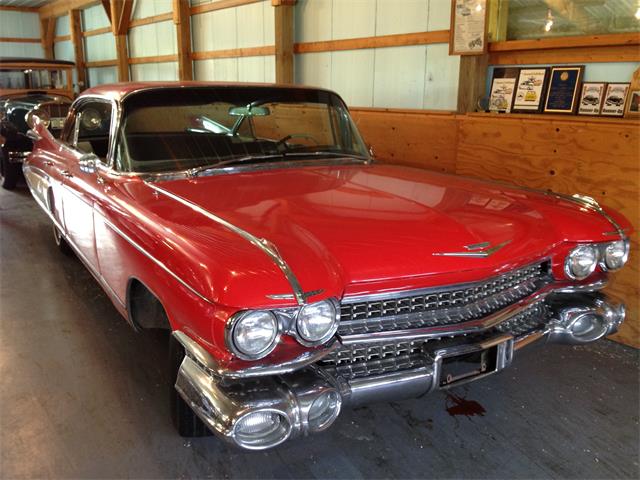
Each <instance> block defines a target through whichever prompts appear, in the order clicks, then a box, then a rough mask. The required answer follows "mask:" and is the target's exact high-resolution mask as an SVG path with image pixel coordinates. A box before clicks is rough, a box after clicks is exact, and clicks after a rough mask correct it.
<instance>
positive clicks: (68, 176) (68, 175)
mask: <svg viewBox="0 0 640 480" xmlns="http://www.w3.org/2000/svg"><path fill="white" fill-rule="evenodd" d="M60 175H62V176H63V177H67V178H71V177H73V175H72V174H71V172H70V171H69V170H62V171H61V172H60Z"/></svg>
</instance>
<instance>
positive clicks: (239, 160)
mask: <svg viewBox="0 0 640 480" xmlns="http://www.w3.org/2000/svg"><path fill="white" fill-rule="evenodd" d="M327 155H331V156H334V157H342V158H353V159H356V160H362V161H363V162H369V161H370V160H371V159H370V158H368V157H365V156H364V155H356V154H353V153H344V152H334V151H322V150H319V151H314V152H281V153H274V154H269V155H247V156H245V157H236V158H228V159H226V160H222V161H220V162H218V163H215V164H213V165H203V166H201V167H195V168H192V169H190V170H189V175H190V176H194V177H197V176H198V175H200V174H202V173H203V172H208V171H210V170H215V169H217V168H221V167H225V166H229V165H236V164H240V163H251V162H255V161H263V160H271V159H274V158H281V159H283V160H285V159H287V158H291V157H322V156H327Z"/></svg>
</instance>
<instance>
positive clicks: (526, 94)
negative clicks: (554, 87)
mask: <svg viewBox="0 0 640 480" xmlns="http://www.w3.org/2000/svg"><path fill="white" fill-rule="evenodd" d="M548 76H549V69H548V68H521V69H520V72H519V74H518V81H517V82H516V93H515V98H514V100H513V107H512V109H511V110H512V111H514V112H521V113H538V112H540V111H541V110H542V100H543V98H544V96H545V93H546V91H547V79H548Z"/></svg>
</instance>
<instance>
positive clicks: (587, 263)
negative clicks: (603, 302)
mask: <svg viewBox="0 0 640 480" xmlns="http://www.w3.org/2000/svg"><path fill="white" fill-rule="evenodd" d="M597 264H598V251H597V250H596V249H595V247H593V246H591V245H580V246H578V247H576V248H574V249H573V250H571V252H569V255H567V259H566V260H565V262H564V267H565V268H564V271H565V273H566V274H567V276H568V277H569V278H573V279H575V280H582V279H584V278H587V277H588V276H589V275H591V274H592V273H593V271H594V270H595V269H596V265H597Z"/></svg>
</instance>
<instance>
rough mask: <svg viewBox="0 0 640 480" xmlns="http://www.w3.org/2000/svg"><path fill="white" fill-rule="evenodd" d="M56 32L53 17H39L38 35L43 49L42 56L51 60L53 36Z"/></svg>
mask: <svg viewBox="0 0 640 480" xmlns="http://www.w3.org/2000/svg"><path fill="white" fill-rule="evenodd" d="M55 33H56V19H55V17H49V18H40V37H41V41H42V49H43V50H44V58H47V59H49V60H53V58H54V53H53V37H54V36H55Z"/></svg>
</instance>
